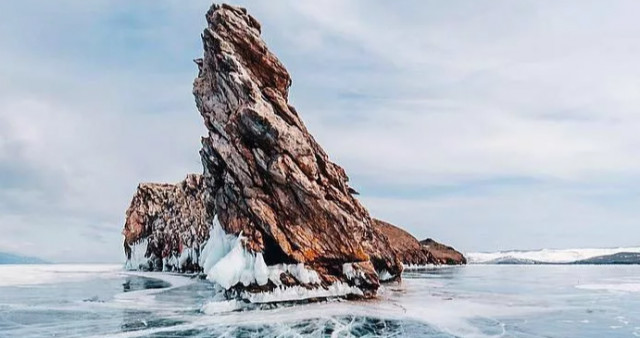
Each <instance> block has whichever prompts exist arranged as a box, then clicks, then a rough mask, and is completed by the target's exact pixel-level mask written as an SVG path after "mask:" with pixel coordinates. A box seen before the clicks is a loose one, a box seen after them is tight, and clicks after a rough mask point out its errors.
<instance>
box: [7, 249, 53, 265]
mask: <svg viewBox="0 0 640 338" xmlns="http://www.w3.org/2000/svg"><path fill="white" fill-rule="evenodd" d="M46 263H48V262H46V261H44V260H42V259H40V258H35V257H25V256H19V255H14V254H10V253H6V252H0V264H46Z"/></svg>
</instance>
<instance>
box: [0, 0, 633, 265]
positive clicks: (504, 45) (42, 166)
mask: <svg viewBox="0 0 640 338" xmlns="http://www.w3.org/2000/svg"><path fill="white" fill-rule="evenodd" d="M232 3H234V4H238V5H242V6H245V7H247V8H248V10H249V11H250V13H251V14H252V15H253V16H254V17H256V18H257V19H258V20H259V21H260V22H261V23H262V32H263V33H262V34H263V38H264V39H265V41H266V42H267V44H268V45H269V47H270V49H271V50H272V51H273V52H274V53H275V54H276V55H278V57H279V58H280V59H281V61H282V62H283V63H284V64H285V66H286V67H287V68H288V70H289V72H290V73H291V76H292V78H293V86H292V88H291V95H290V101H291V103H292V104H293V105H295V106H296V108H297V110H298V111H299V113H300V114H301V117H302V119H303V120H304V122H305V123H306V124H307V126H308V128H309V130H310V131H311V133H312V134H313V135H314V137H315V138H316V139H317V140H318V142H319V143H320V144H321V145H322V146H323V147H324V148H325V150H326V151H327V152H328V153H329V155H330V157H331V159H332V160H333V161H334V162H336V163H338V164H340V165H342V166H343V167H344V168H345V169H346V171H347V173H348V175H349V176H350V178H351V184H352V186H353V187H354V188H355V189H356V190H358V191H359V192H360V193H361V195H360V199H361V201H362V202H363V203H364V204H365V205H366V206H367V207H368V208H369V210H370V212H371V214H372V215H373V216H375V217H378V218H381V219H384V220H387V221H389V222H392V223H394V224H397V225H400V226H402V227H403V228H405V229H407V230H409V231H410V232H411V233H412V234H414V235H415V236H416V237H418V238H420V239H422V238H426V237H433V238H435V239H436V240H439V241H442V242H445V243H447V244H451V245H453V246H455V247H456V248H458V249H460V250H461V251H463V252H471V251H494V250H506V249H538V248H578V247H614V246H634V245H640V226H638V223H639V220H640V180H639V178H640V111H639V109H640V95H639V93H640V63H639V62H638V60H640V21H638V20H637V13H638V12H640V2H637V1H617V0H616V1H606V2H603V1H584V0H567V1H551V0H543V1H538V0H536V1H530V0H524V1H517V2H515V1H509V0H497V1H490V2H478V1H473V0H460V1H446V2H445V1H424V0H404V1H396V2H393V3H390V2H388V1H382V0H376V1H372V0H339V1H338V0H336V1H333V0H327V1H313V2H311V1H304V2H303V1H296V0H270V1H268V2H267V1H258V0H254V1H236V2H232ZM210 4H211V3H210V2H208V1H201V0H192V1H179V0H153V1H152V0H140V1H126V0H92V1H77V0H75V1H72V0H58V1H35V0H23V1H3V2H0V13H2V14H0V251H5V252H12V253H18V254H24V255H29V256H37V257H40V258H44V259H47V260H50V261H53V262H121V261H123V260H124V257H123V256H124V254H123V250H122V240H123V237H122V235H121V234H120V232H121V229H122V227H123V224H124V215H125V210H126V208H127V207H128V205H129V203H130V201H131V198H132V197H133V194H134V192H135V189H136V187H137V185H138V183H139V182H178V181H180V180H182V179H183V178H184V177H185V176H186V174H187V173H192V172H195V173H199V172H202V166H201V163H200V158H199V155H198V150H199V149H200V136H202V135H204V134H205V132H206V131H205V128H204V125H203V122H202V119H201V117H200V115H199V113H198V111H197V110H196V107H195V104H194V100H193V96H192V94H191V87H192V82H193V79H194V77H195V76H196V72H197V70H196V66H195V65H194V64H193V62H192V60H193V59H194V58H197V57H200V56H201V55H202V51H201V41H200V33H201V32H202V30H203V28H204V27H205V21H204V13H205V12H206V10H207V9H208V8H209V6H210Z"/></svg>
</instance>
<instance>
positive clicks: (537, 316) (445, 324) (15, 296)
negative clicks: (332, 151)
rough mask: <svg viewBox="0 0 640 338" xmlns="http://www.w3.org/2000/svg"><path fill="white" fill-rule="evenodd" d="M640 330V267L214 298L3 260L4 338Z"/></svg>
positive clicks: (432, 275) (490, 270)
mask: <svg viewBox="0 0 640 338" xmlns="http://www.w3.org/2000/svg"><path fill="white" fill-rule="evenodd" d="M54 336H55V337H87V336H97V337H191V336H193V337H211V336H214V337H215V336H222V337H301V336H302V337H307V336H308V337H349V336H357V337H405V336H406V337H633V336H638V337H640V266H576V265H566V266H564V265H558V266H541V265H470V266H461V267H442V268H432V269H427V270H424V271H416V272H408V273H405V275H404V281H403V283H402V284H392V285H387V286H386V287H384V288H383V289H382V290H381V292H380V297H379V299H378V300H372V301H359V302H347V301H328V302H322V303H316V304H303V305H293V304H282V305H278V306H270V305H262V306H252V305H250V304H243V303H237V302H235V301H220V300H214V287H213V285H212V284H211V283H209V282H207V281H203V280H199V279H192V278H188V277H184V276H180V275H173V274H168V273H135V272H125V271H123V270H122V267H121V266H120V265H3V266H0V337H54Z"/></svg>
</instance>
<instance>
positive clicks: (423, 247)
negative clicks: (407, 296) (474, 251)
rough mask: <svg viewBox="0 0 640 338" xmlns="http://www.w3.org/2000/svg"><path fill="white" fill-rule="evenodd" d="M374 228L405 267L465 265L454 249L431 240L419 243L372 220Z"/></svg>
mask: <svg viewBox="0 0 640 338" xmlns="http://www.w3.org/2000/svg"><path fill="white" fill-rule="evenodd" d="M374 225H375V227H376V228H377V229H378V230H379V231H380V232H382V233H383V234H384V235H385V236H386V237H387V238H388V240H389V242H390V243H391V247H392V249H393V251H394V252H395V253H396V255H397V256H398V257H399V258H400V260H401V261H402V263H403V264H404V265H405V266H424V265H427V264H435V265H441V264H448V265H457V264H466V263H467V261H466V259H465V258H464V256H463V255H462V254H461V253H460V252H458V251H456V250H455V249H453V248H451V247H448V246H445V245H442V244H440V243H438V242H436V241H434V240H432V239H430V238H429V239H426V240H424V241H421V242H419V241H418V240H417V239H416V238H415V237H413V236H412V235H411V234H410V233H408V232H406V231H404V230H402V229H400V228H398V227H397V226H395V225H393V224H389V223H387V222H384V221H381V220H377V219H374Z"/></svg>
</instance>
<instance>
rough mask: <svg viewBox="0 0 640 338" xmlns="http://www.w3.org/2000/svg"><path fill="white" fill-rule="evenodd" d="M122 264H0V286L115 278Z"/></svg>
mask: <svg viewBox="0 0 640 338" xmlns="http://www.w3.org/2000/svg"><path fill="white" fill-rule="evenodd" d="M121 271H122V265H113V264H111V265H106V264H105V265H102V264H98V265H78V264H44V265H38V264H33V265H0V287H2V286H25V285H38V284H51V283H61V282H76V281H82V280H86V279H89V278H96V276H97V277H99V278H115V277H117V276H118V275H119V273H120V272H121Z"/></svg>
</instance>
